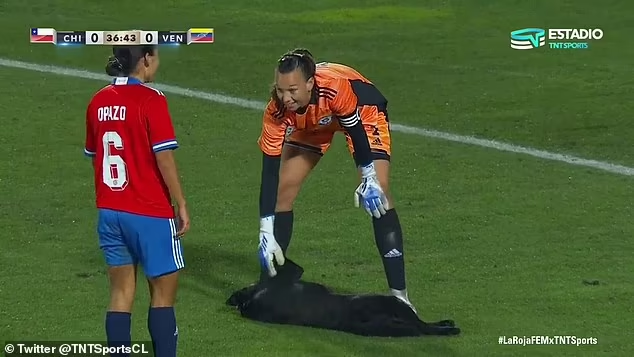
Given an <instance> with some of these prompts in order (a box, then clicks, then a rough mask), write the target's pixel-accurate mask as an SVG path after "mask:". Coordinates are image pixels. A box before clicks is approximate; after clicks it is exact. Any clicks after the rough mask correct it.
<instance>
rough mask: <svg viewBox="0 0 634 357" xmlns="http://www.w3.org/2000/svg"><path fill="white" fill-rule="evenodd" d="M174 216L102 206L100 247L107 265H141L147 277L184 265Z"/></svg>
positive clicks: (98, 225)
mask: <svg viewBox="0 0 634 357" xmlns="http://www.w3.org/2000/svg"><path fill="white" fill-rule="evenodd" d="M176 231H177V229H176V222H175V220H174V219H171V218H156V217H148V216H141V215H138V214H132V213H127V212H121V211H113V210H108V209H99V219H98V224H97V232H98V233H99V247H100V248H101V250H102V251H103V253H104V256H105V259H106V264H108V266H111V267H114V266H122V265H129V264H134V265H136V264H139V265H141V267H142V268H143V271H144V272H145V275H146V276H147V277H148V278H156V277H159V276H162V275H166V274H170V273H173V272H175V271H178V270H181V269H183V268H184V267H185V260H184V258H183V248H182V246H181V241H180V239H179V238H178V237H177V236H176Z"/></svg>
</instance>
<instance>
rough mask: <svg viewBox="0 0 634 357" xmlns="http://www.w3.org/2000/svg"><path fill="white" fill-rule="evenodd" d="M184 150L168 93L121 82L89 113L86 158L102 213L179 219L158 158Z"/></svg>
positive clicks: (105, 90) (124, 79) (96, 98)
mask: <svg viewBox="0 0 634 357" xmlns="http://www.w3.org/2000/svg"><path fill="white" fill-rule="evenodd" d="M177 147H178V143H177V141H176V135H175V133H174V126H173V125H172V119H171V117H170V114H169V109H168V106H167V100H166V99H165V96H164V95H163V93H162V92H160V91H159V90H156V89H154V88H151V87H148V86H146V85H144V84H143V83H141V82H140V81H138V80H137V79H134V78H128V77H119V78H116V79H115V80H114V81H113V83H112V84H110V85H108V86H107V87H105V88H103V89H101V90H100V91H99V92H97V93H96V94H95V95H94V96H93V98H92V100H91V101H90V103H89V104H88V109H87V111H86V145H85V148H84V153H85V154H86V155H87V156H90V157H92V158H93V166H94V170H95V191H96V201H97V208H105V209H112V210H117V211H124V212H129V213H134V214H139V215H144V216H151V217H161V218H173V217H174V209H173V207H172V203H171V199H170V194H169V190H168V189H167V186H166V185H165V182H164V181H163V178H162V176H161V172H160V171H159V168H158V165H157V163H156V157H155V153H156V152H159V151H162V150H172V149H176V148H177Z"/></svg>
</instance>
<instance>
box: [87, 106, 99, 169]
mask: <svg viewBox="0 0 634 357" xmlns="http://www.w3.org/2000/svg"><path fill="white" fill-rule="evenodd" d="M96 154H97V146H96V143H95V133H94V130H93V123H92V120H91V119H90V105H88V108H87V109H86V140H85V142H84V155H86V156H88V157H90V158H94V157H95V155H96Z"/></svg>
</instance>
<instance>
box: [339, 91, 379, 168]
mask: <svg viewBox="0 0 634 357" xmlns="http://www.w3.org/2000/svg"><path fill="white" fill-rule="evenodd" d="M334 87H335V88H333V89H334V90H336V92H337V93H336V94H335V96H334V98H333V99H332V100H331V101H330V103H329V104H330V109H331V110H332V112H333V115H334V116H336V117H337V118H338V119H339V124H340V125H341V126H342V127H343V128H344V129H345V131H346V132H347V133H348V135H349V136H350V140H351V141H352V146H353V148H354V156H355V161H356V164H357V167H360V168H363V167H367V166H368V165H370V164H372V151H371V149H370V143H369V141H368V135H367V134H366V132H365V129H364V128H363V122H362V121H361V117H360V116H359V110H358V109H357V102H358V100H357V95H356V94H355V93H354V91H353V90H352V85H351V84H350V82H349V81H348V80H343V79H342V80H339V81H338V82H337V83H336V84H335V85H334Z"/></svg>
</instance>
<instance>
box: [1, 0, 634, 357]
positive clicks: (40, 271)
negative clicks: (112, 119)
mask: <svg viewBox="0 0 634 357" xmlns="http://www.w3.org/2000/svg"><path fill="white" fill-rule="evenodd" d="M395 4H398V5H395ZM633 12H634V5H633V4H631V3H630V2H628V1H622V0H621V1H616V0H605V1H601V2H598V3H597V2H596V1H590V0H576V1H572V0H561V1H547V0H534V1H516V0H507V1H483V0H473V1H465V0H443V1H440V0H424V1H423V0H418V1H416V0H403V1H385V0H383V1H379V0H366V1H363V2H357V1H352V0H323V1H319V2H307V1H285V2H281V1H261V0H250V1H246V0H233V1H227V0H221V1H213V2H212V1H201V0H179V1H175V0H160V1H155V2H152V3H151V4H149V3H146V2H128V1H122V0H113V1H86V0H55V1H53V0H51V1H39V2H32V1H31V2H27V1H17V0H4V1H2V3H1V4H0V18H1V19H2V20H1V21H0V30H1V31H2V34H3V41H2V46H0V58H2V59H11V60H19V61H24V62H28V63H35V64H40V65H56V66H63V67H68V68H75V69H83V70H87V71H91V72H96V73H103V68H104V65H105V61H106V58H107V56H108V55H109V52H108V51H109V48H108V47H91V48H86V47H83V48H60V47H55V46H52V45H31V44H29V43H28V39H27V31H28V29H29V28H30V27H53V28H56V29H58V30H124V29H129V28H142V29H146V30H186V29H188V28H190V27H213V28H214V29H215V31H216V43H214V44H212V45H199V46H181V47H179V48H165V49H162V50H161V55H162V57H161V59H162V69H161V72H160V73H159V77H158V78H157V81H158V82H160V83H165V84H170V85H174V86H178V87H181V88H191V89H196V90H199V91H205V92H210V93H220V94H224V95H228V96H233V97H238V98H243V99H250V100H256V101H264V100H266V99H267V94H268V90H267V89H268V86H269V83H270V82H271V80H272V74H273V68H274V64H275V61H276V60H277V58H278V56H279V55H280V54H281V53H283V52H284V51H286V50H288V49H291V48H294V47H297V46H303V47H308V48H310V49H311V50H312V51H313V53H315V55H316V57H317V59H318V60H325V61H335V62H343V63H346V64H349V65H352V66H354V67H356V68H357V69H359V70H360V71H361V72H362V73H364V74H366V75H367V76H369V77H370V78H371V79H372V80H373V81H374V82H375V83H376V84H377V85H378V87H379V88H380V89H381V90H382V91H383V92H384V93H385V95H386V96H387V97H388V99H389V100H390V116H391V119H392V120H393V121H394V122H395V123H398V124H402V125H409V126H414V127H421V128H427V129H434V130H440V131H446V132H451V133H456V134H461V135H470V136H476V137H480V138H486V139H492V140H497V141H501V142H506V143H512V144H516V145H522V146H527V147H531V148H536V149H540V150H546V151H549V152H553V153H561V154H571V155H577V156H580V157H584V158H590V159H595V160H598V161H602V162H609V163H615V164H620V165H624V166H634V146H633V145H632V138H634V126H633V125H632V124H631V119H632V118H631V113H632V112H634V107H633V104H632V103H634V102H633V101H632V93H633V91H632V78H633V77H634V69H633V67H632V57H633V56H634V47H632V46H631V43H632V41H631V36H632V35H631V29H632V23H634V15H632V14H633ZM525 27H541V28H601V29H603V31H604V38H603V39H601V40H598V41H591V43H590V48H588V49H585V50H554V49H548V48H541V49H539V50H531V51H517V50H512V49H510V47H509V41H510V38H509V37H510V32H511V31H513V30H516V29H520V28H525ZM104 83H105V82H103V81H98V80H90V79H81V78H75V77H70V76H63V75H56V74H51V73H43V72H37V71H32V70H26V69H17V68H12V67H7V66H0V113H1V114H0V120H1V125H2V132H1V134H0V143H1V145H0V157H2V159H1V160H0V195H1V197H2V204H1V205H0V227H2V231H3V232H4V236H3V237H2V238H0V272H1V274H0V340H14V339H19V340H73V339H75V340H78V339H79V340H103V339H104V332H103V318H104V311H105V307H106V305H107V301H108V294H107V280H106V276H105V273H104V272H105V270H104V264H103V258H102V256H101V254H100V252H99V250H98V246H97V237H96V232H95V218H96V210H95V209H94V206H93V188H92V181H91V180H92V170H91V167H90V163H89V162H88V161H87V160H86V159H85V158H84V157H83V155H82V145H83V139H84V137H83V132H84V119H83V118H84V112H85V107H86V104H87V103H88V101H89V100H90V97H91V96H92V94H93V93H94V92H95V91H96V90H98V89H99V88H101V87H102V86H103V85H104ZM167 96H168V101H169V103H170V108H171V111H172V114H173V117H174V120H175V125H176V130H177V133H178V138H179V141H180V143H181V148H180V149H179V150H178V151H177V159H178V161H179V166H180V171H181V173H182V175H183V184H184V188H185V190H186V194H187V197H188V201H189V205H190V210H191V214H192V231H191V233H190V234H188V235H187V236H186V238H185V239H184V250H185V251H184V253H185V259H186V264H187V270H186V271H185V272H184V274H183V277H182V284H181V289H180V293H179V300H178V305H177V318H178V323H179V331H180V339H179V346H180V355H181V356H186V357H204V356H254V357H255V356H293V357H295V356H364V357H365V356H388V355H389V356H391V355H399V356H468V357H470V356H604V355H605V356H631V355H632V354H633V352H634V342H633V341H634V332H632V331H631V330H630V327H631V324H630V321H631V316H632V296H633V295H634V285H633V278H632V277H633V275H632V273H633V270H634V254H632V244H633V242H632V236H634V223H633V222H634V221H633V220H632V208H633V207H632V204H631V201H632V197H633V193H634V192H633V188H632V181H631V180H632V179H631V177H628V176H627V175H621V174H618V173H610V172H605V171H602V170H598V169H593V168H588V167H582V166H578V165H570V164H566V163H562V162H558V161H552V160H543V159H539V158H535V157H531V156H528V155H522V154H514V153H509V152H503V151H499V150H494V149H490V148H483V147H478V146H474V145H466V144H461V143H455V142H449V141H445V140H440V139H433V138H428V137H424V136H420V135H415V134H407V133H402V132H395V133H394V135H393V142H394V148H393V164H394V165H393V177H392V190H393V191H394V195H395V198H396V201H397V202H396V205H397V207H398V209H399V215H400V217H401V220H402V223H403V229H404V233H405V239H406V242H405V244H406V251H405V254H406V263H407V279H408V283H409V290H410V295H411V298H412V300H413V302H414V303H415V304H416V306H417V308H418V310H419V312H420V314H421V316H422V317H423V318H424V319H428V320H438V319H443V318H453V319H455V320H456V322H457V323H458V324H459V326H460V327H461V328H462V329H463V334H462V335H461V336H459V337H457V338H418V339H399V340H397V339H378V338H361V337H357V336H352V335H347V334H342V333H336V332H329V331H320V330H315V329H309V328H298V327H289V326H272V325H264V324H258V323H254V322H251V321H247V320H244V319H242V318H240V317H239V316H238V314H237V313H236V312H235V311H232V310H231V309H229V308H228V307H226V306H225V305H224V300H225V299H226V297H227V296H228V294H229V293H230V292H231V291H232V290H233V289H235V288H239V287H241V286H243V285H246V284H249V283H251V282H252V281H253V280H254V279H255V278H256V277H257V272H258V265H257V259H256V255H255V251H256V246H257V229H258V220H257V210H258V206H257V199H258V189H259V169H260V153H259V151H258V148H257V145H256V139H257V136H258V135H259V130H260V125H261V112H260V111H258V110H254V109H249V108H242V107H240V106H236V105H231V104H219V103H215V102H212V101H208V100H201V99H196V98H188V97H183V96H179V95H175V94H173V93H167ZM355 187H356V173H355V170H354V167H353V165H352V161H351V160H350V158H349V157H348V153H347V150H346V148H345V145H344V142H343V140H342V138H338V139H337V141H336V144H335V145H334V146H333V147H332V148H331V151H330V152H329V153H328V155H327V156H326V157H325V158H324V159H323V161H322V162H321V163H320V165H319V166H318V168H317V169H316V170H315V172H314V174H313V175H312V176H311V178H310V179H309V181H308V182H307V184H306V186H305V187H304V190H303V192H302V193H301V195H300V197H299V199H298V202H297V204H296V207H295V212H296V225H295V227H296V230H295V234H294V238H293V243H292V245H291V249H290V251H289V256H292V258H293V259H294V260H296V261H297V262H299V263H300V264H302V265H303V266H304V267H305V269H306V278H307V279H310V280H317V281H319V282H322V283H325V284H328V285H331V286H333V287H334V288H336V289H337V290H339V291H343V292H386V283H385V278H384V276H383V271H382V267H381V263H380V259H379V257H378V254H377V252H376V248H375V247H374V242H373V237H372V230H371V224H370V223H369V220H368V218H367V217H366V216H364V213H363V211H361V210H358V209H355V208H354V207H353V204H352V203H353V202H352V193H353V191H354V189H355ZM584 279H585V280H597V281H598V282H599V284H598V285H587V284H584V283H583V281H584ZM139 287H140V289H139V293H138V300H137V304H136V307H135V311H134V315H133V334H134V337H135V339H138V340H147V339H148V333H147V331H146V322H145V320H146V311H147V292H146V290H147V289H146V285H145V284H141V285H140V286H139ZM513 335H518V336H531V335H545V336H555V335H574V336H578V337H596V338H597V341H598V343H597V344H596V345H592V346H569V345H531V346H511V345H500V344H498V339H499V336H513Z"/></svg>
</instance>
